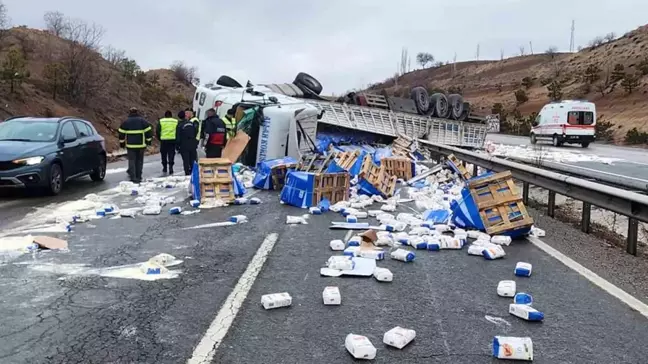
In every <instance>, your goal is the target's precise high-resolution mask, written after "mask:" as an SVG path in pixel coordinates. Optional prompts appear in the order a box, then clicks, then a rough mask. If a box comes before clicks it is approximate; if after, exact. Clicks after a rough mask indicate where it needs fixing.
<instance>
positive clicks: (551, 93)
mask: <svg viewBox="0 0 648 364" xmlns="http://www.w3.org/2000/svg"><path fill="white" fill-rule="evenodd" d="M547 91H548V93H547V97H549V99H550V100H551V101H560V100H562V97H563V91H562V84H561V83H560V82H558V81H555V80H554V81H551V83H550V84H548V85H547Z"/></svg>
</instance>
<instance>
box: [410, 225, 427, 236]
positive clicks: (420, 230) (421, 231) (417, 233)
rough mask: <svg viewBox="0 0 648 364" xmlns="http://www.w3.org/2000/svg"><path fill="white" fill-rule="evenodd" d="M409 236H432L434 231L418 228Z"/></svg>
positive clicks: (423, 227) (422, 227)
mask: <svg viewBox="0 0 648 364" xmlns="http://www.w3.org/2000/svg"><path fill="white" fill-rule="evenodd" d="M409 234H410V235H430V234H432V230H430V229H429V228H426V227H425V226H417V227H415V228H412V230H410V232H409Z"/></svg>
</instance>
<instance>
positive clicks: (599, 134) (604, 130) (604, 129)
mask: <svg viewBox="0 0 648 364" xmlns="http://www.w3.org/2000/svg"><path fill="white" fill-rule="evenodd" d="M615 127H616V125H614V124H612V123H611V122H609V121H607V120H605V119H603V118H602V117H601V118H600V119H599V120H596V140H601V141H604V142H611V141H613V139H614V128H615Z"/></svg>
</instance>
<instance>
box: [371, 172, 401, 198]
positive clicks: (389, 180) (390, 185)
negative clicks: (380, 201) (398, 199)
mask: <svg viewBox="0 0 648 364" xmlns="http://www.w3.org/2000/svg"><path fill="white" fill-rule="evenodd" d="M396 180H398V177H396V176H390V175H389V174H387V173H385V172H384V171H382V170H381V173H380V174H379V176H378V182H376V183H372V185H373V186H374V187H376V188H377V189H378V191H380V192H381V193H382V194H383V196H385V197H392V196H393V195H394V192H396Z"/></svg>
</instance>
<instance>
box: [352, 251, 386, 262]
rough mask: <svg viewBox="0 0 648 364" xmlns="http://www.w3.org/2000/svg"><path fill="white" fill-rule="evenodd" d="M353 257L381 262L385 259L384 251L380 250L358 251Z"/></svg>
mask: <svg viewBox="0 0 648 364" xmlns="http://www.w3.org/2000/svg"><path fill="white" fill-rule="evenodd" d="M355 256H356V257H360V258H367V259H375V260H383V259H385V251H384V250H382V249H381V250H378V249H358V251H356V253H355Z"/></svg>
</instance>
